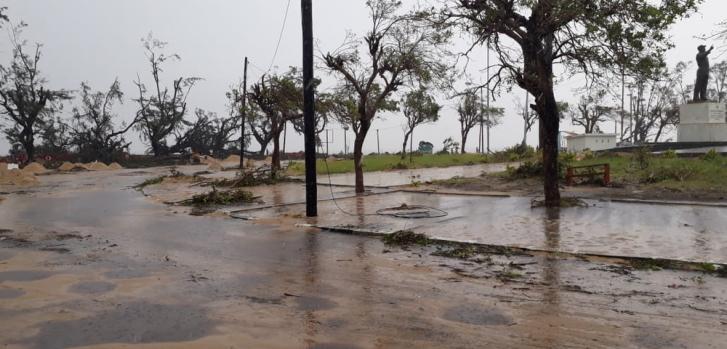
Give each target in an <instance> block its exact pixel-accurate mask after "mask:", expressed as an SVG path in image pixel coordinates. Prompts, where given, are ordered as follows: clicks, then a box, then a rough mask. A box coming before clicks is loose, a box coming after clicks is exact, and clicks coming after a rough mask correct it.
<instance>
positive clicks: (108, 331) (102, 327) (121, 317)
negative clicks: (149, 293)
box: [26, 302, 214, 349]
mask: <svg viewBox="0 0 727 349" xmlns="http://www.w3.org/2000/svg"><path fill="white" fill-rule="evenodd" d="M213 328H214V322H213V321H211V320H210V319H208V318H207V315H206V312H205V311H204V310H202V309H200V308H198V307H195V306H190V305H165V304H153V303H145V302H133V303H129V304H121V305H119V306H118V307H115V308H113V309H109V310H104V311H101V312H100V313H99V314H98V315H95V316H92V317H87V318H82V319H78V320H71V321H51V322H48V323H45V324H43V325H42V326H41V328H40V331H39V333H38V335H37V336H35V337H34V338H33V339H32V340H31V341H30V343H26V344H30V345H31V346H32V347H34V348H46V349H54V348H59V349H60V348H70V347H80V346H91V345H100V344H107V343H128V344H134V343H164V342H183V341H191V340H195V339H199V338H202V337H205V336H207V335H208V334H210V332H211V331H212V329H213Z"/></svg>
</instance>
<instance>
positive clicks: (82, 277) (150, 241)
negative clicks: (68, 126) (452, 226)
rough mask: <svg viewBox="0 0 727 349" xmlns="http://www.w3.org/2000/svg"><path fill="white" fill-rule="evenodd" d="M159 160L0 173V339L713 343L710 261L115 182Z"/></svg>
mask: <svg viewBox="0 0 727 349" xmlns="http://www.w3.org/2000/svg"><path fill="white" fill-rule="evenodd" d="M183 170H185V171H190V172H191V171H195V170H197V169H195V168H187V169H183ZM165 171H166V169H152V170H147V171H141V172H139V171H132V170H124V171H115V172H107V173H78V174H70V175H54V176H42V177H40V181H41V185H40V186H38V187H33V188H30V189H25V190H23V191H17V190H10V189H7V188H3V189H0V191H6V192H8V193H3V194H0V196H2V197H3V198H4V200H2V201H0V229H2V230H0V346H2V347H4V348H70V347H74V348H75V347H93V348H120V347H123V348H128V347H140V348H319V349H320V348H362V349H363V348H723V347H724V343H725V342H727V294H726V291H725V290H727V279H724V278H719V277H717V276H716V275H713V274H708V273H702V272H687V271H678V270H650V269H653V268H646V269H643V270H642V269H638V268H634V267H632V266H628V265H625V264H623V263H621V261H619V260H616V259H600V258H574V257H572V256H564V255H560V254H557V253H554V254H548V253H515V254H510V253H505V254H503V253H495V252H492V253H486V254H482V253H465V252H466V251H465V252H462V251H454V252H457V253H443V251H442V250H441V249H440V248H439V247H438V246H434V245H430V246H408V247H399V246H387V245H385V244H384V243H383V242H382V241H381V240H380V239H377V238H370V237H360V236H349V235H341V234H335V233H329V232H322V231H319V230H317V229H312V228H306V227H302V226H300V225H297V223H299V222H300V218H299V217H293V216H277V218H276V219H265V220H260V221H243V220H236V219H232V218H229V217H227V216H226V215H224V214H211V215H206V216H201V217H198V216H190V215H189V214H188V211H187V210H185V209H184V208H180V207H176V206H169V205H166V204H164V203H162V202H160V200H158V199H155V198H154V197H146V196H144V195H143V194H142V193H141V192H139V191H136V190H134V189H130V188H129V187H131V186H133V185H135V184H138V183H140V182H142V181H143V180H144V179H147V178H149V177H153V176H155V175H158V174H160V173H164V172H165ZM286 185H287V187H285V188H286V189H285V190H283V191H281V190H275V189H270V188H268V189H257V190H259V191H260V192H261V193H262V194H261V195H262V196H263V197H264V200H265V201H267V202H268V203H271V204H273V203H274V202H273V201H274V200H273V199H272V196H270V197H266V196H265V195H267V194H265V193H275V192H277V193H278V199H277V200H278V203H279V204H280V203H285V202H288V201H291V202H296V201H297V200H299V198H300V192H302V190H303V187H302V185H295V184H292V185H291V184H286ZM185 188H186V187H185ZM344 189H345V188H344ZM344 189H341V190H342V192H345V190H344ZM171 190H172V191H173V190H174V189H173V188H171ZM179 190H182V187H180V188H179ZM188 190H196V189H188ZM326 190H327V189H326ZM321 192H323V190H321ZM170 195H171V194H170ZM344 195H345V194H344ZM161 201H163V200H161ZM273 210H278V209H277V208H273ZM324 213H329V214H341V213H340V212H338V213H336V212H335V211H332V212H324ZM554 224H555V223H554ZM556 228H557V227H554V226H553V225H551V224H545V225H542V226H540V227H539V228H538V229H540V230H539V231H538V230H537V229H534V230H533V233H534V234H542V236H545V237H547V239H546V240H549V241H557V239H558V229H556ZM444 252H447V251H444ZM449 252H453V251H449Z"/></svg>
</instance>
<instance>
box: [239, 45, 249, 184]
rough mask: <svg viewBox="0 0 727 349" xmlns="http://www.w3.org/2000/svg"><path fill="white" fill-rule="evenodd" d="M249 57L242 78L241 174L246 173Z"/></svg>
mask: <svg viewBox="0 0 727 349" xmlns="http://www.w3.org/2000/svg"><path fill="white" fill-rule="evenodd" d="M247 63H248V61H247V57H245V71H244V74H243V76H242V113H240V114H242V115H240V116H241V117H242V126H240V128H241V132H242V133H241V134H240V172H244V171H245V119H246V116H247Z"/></svg>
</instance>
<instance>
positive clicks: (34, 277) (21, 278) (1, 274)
mask: <svg viewBox="0 0 727 349" xmlns="http://www.w3.org/2000/svg"><path fill="white" fill-rule="evenodd" d="M52 275H53V273H51V272H47V271H38V270H12V271H0V282H7V281H12V282H30V281H38V280H43V279H47V278H49V277H51V276H52Z"/></svg>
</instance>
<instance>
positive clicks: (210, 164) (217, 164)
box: [207, 160, 224, 171]
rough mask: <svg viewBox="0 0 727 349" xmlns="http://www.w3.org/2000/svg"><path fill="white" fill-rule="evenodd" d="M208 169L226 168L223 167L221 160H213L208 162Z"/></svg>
mask: <svg viewBox="0 0 727 349" xmlns="http://www.w3.org/2000/svg"><path fill="white" fill-rule="evenodd" d="M207 165H208V166H207V169H208V170H210V171H222V170H224V168H223V167H222V164H221V163H220V162H219V161H216V160H212V161H208V162H207Z"/></svg>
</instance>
